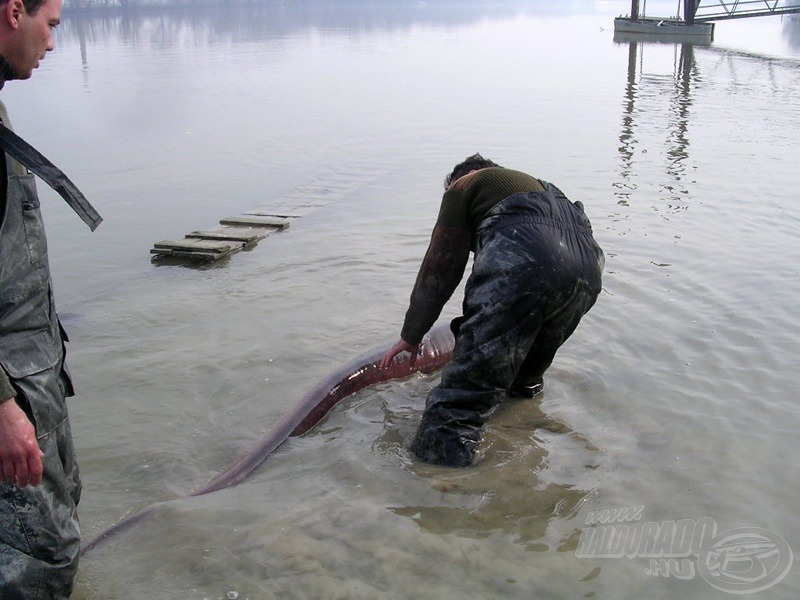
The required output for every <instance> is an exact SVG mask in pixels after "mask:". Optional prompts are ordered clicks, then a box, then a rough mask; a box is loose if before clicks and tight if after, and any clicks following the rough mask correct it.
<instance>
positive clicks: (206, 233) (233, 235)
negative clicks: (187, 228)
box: [186, 227, 271, 243]
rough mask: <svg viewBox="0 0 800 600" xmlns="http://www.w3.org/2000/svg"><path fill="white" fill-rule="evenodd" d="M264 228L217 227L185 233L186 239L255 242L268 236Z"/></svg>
mask: <svg viewBox="0 0 800 600" xmlns="http://www.w3.org/2000/svg"><path fill="white" fill-rule="evenodd" d="M270 233H271V232H270V230H269V229H267V228H265V227H219V228H217V229H206V230H203V231H193V232H192V233H187V234H186V237H187V238H192V239H195V238H196V239H205V240H231V241H236V242H247V243H252V242H257V241H259V240H263V239H264V238H265V237H267V236H268V235H269V234H270Z"/></svg>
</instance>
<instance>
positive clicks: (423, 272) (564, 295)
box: [381, 154, 605, 467]
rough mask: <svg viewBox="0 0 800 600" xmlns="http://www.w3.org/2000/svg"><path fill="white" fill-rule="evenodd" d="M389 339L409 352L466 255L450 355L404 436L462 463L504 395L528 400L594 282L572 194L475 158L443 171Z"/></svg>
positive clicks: (594, 250) (597, 264)
mask: <svg viewBox="0 0 800 600" xmlns="http://www.w3.org/2000/svg"><path fill="white" fill-rule="evenodd" d="M445 190H446V191H445V194H444V197H443V198H442V204H441V207H440V209H439V217H438V220H437V222H436V226H435V227H434V229H433V234H432V235H431V241H430V245H429V246H428V251H427V253H426V254H425V258H424V260H423V261H422V266H421V267H420V270H419V274H418V275H417V280H416V283H415V285H414V289H413V291H412V293H411V303H410V306H409V309H408V312H407V313H406V318H405V322H404V324H403V329H402V332H401V334H400V337H401V339H400V341H399V342H397V343H396V344H395V345H394V346H393V347H392V348H391V349H390V350H389V351H388V352H387V353H386V355H385V356H384V357H383V360H382V362H381V366H383V367H386V366H388V364H389V363H390V362H391V360H392V359H393V358H394V357H395V356H396V355H397V354H399V353H401V352H404V351H408V352H410V353H411V355H412V360H414V358H415V357H416V355H417V352H418V350H419V344H420V341H421V340H422V337H423V336H424V335H425V333H427V331H428V330H429V329H430V328H431V326H432V325H433V324H434V322H435V321H436V319H437V318H438V317H439V314H440V313H441V311H442V308H443V307H444V305H445V303H446V302H447V301H448V300H449V298H450V296H451V295H452V294H453V292H454V291H455V289H456V287H457V286H458V284H459V282H460V281H461V278H462V277H463V274H464V269H465V268H466V265H467V261H468V259H469V253H470V251H473V252H474V253H475V259H474V263H473V267H472V274H471V275H470V277H469V280H468V281H467V285H466V289H465V293H464V303H463V312H464V314H463V316H461V317H459V318H457V319H455V320H454V321H453V322H452V324H451V328H452V329H453V333H454V334H455V336H456V343H455V348H454V351H453V358H452V360H451V362H450V363H449V364H448V365H447V366H445V368H444V370H443V371H442V380H441V383H440V384H439V385H438V386H437V387H436V388H434V389H433V390H432V391H431V392H430V394H429V395H428V399H427V403H426V406H425V412H424V413H423V415H422V422H421V424H420V426H419V429H418V430H417V433H416V436H415V439H414V441H413V443H412V450H413V452H414V454H416V456H417V457H418V458H419V459H420V460H423V461H425V462H429V463H434V464H441V465H445V466H452V467H466V466H469V465H471V464H472V462H473V460H474V457H475V453H476V449H477V445H478V443H479V442H480V439H481V430H482V428H483V425H484V423H486V421H487V420H488V418H489V416H490V415H491V413H492V412H493V411H494V409H495V408H496V407H497V406H498V404H499V403H500V402H501V401H502V400H503V398H505V397H506V396H511V397H517V398H532V397H533V396H534V395H535V394H537V393H539V392H540V391H541V390H542V388H543V375H544V372H545V371H546V370H547V368H548V367H549V366H550V364H551V363H552V361H553V358H554V357H555V354H556V351H557V350H558V348H559V347H560V346H561V345H562V344H563V343H564V341H565V340H566V339H567V338H568V337H569V336H570V335H572V332H573V331H575V328H576V327H577V326H578V323H579V322H580V320H581V318H582V317H583V315H584V314H585V313H586V312H587V311H588V310H589V309H590V308H591V307H592V306H593V305H594V303H595V300H597V296H598V294H599V293H600V289H601V274H602V271H603V266H604V263H605V258H604V256H603V252H602V250H601V249H600V247H599V246H598V245H597V243H596V242H595V241H594V238H593V237H592V229H591V225H590V223H589V219H588V218H587V217H586V215H585V214H584V212H583V205H582V204H581V203H580V202H574V203H573V202H570V201H569V200H568V199H567V198H566V196H565V195H564V194H563V193H562V192H561V190H559V189H558V188H557V187H556V186H554V185H552V184H550V183H547V182H545V181H541V180H539V179H536V178H534V177H532V176H530V175H528V174H526V173H522V172H521V171H513V170H511V169H504V168H502V167H500V166H499V165H497V164H495V163H494V162H492V161H491V160H488V159H485V158H483V157H482V156H481V155H480V154H475V155H473V156H470V157H469V158H467V159H466V160H465V161H464V162H463V163H460V164H458V165H456V166H455V168H454V169H453V171H452V172H451V173H450V174H449V175H448V176H447V178H446V179H445Z"/></svg>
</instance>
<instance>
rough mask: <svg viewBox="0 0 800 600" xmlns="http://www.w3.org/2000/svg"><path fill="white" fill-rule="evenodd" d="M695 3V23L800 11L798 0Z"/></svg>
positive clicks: (707, 1)
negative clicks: (796, 0)
mask: <svg viewBox="0 0 800 600" xmlns="http://www.w3.org/2000/svg"><path fill="white" fill-rule="evenodd" d="M697 4H698V6H697V12H695V15H694V22H695V23H703V22H707V21H724V20H726V19H743V18H745V17H762V16H769V15H787V14H793V13H800V2H787V1H786V0H734V1H732V2H726V1H724V0H716V1H709V0H700V1H699V2H698V3H697Z"/></svg>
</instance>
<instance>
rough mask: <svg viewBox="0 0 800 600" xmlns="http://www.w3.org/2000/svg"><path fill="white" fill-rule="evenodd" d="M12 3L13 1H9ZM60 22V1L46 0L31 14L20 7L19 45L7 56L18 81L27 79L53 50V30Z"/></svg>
mask: <svg viewBox="0 0 800 600" xmlns="http://www.w3.org/2000/svg"><path fill="white" fill-rule="evenodd" d="M9 2H13V0H9ZM60 22H61V0H47V2H45V3H44V4H42V6H41V7H39V10H37V11H36V12H35V13H33V14H29V13H28V12H26V11H25V7H24V6H22V8H21V9H20V12H19V30H18V32H17V33H18V34H19V40H20V42H19V45H18V47H17V52H15V53H14V56H13V57H12V56H7V57H6V58H7V59H8V60H9V62H10V63H11V65H12V66H13V67H14V70H15V71H16V73H17V77H19V78H20V79H28V78H29V77H30V76H31V75H33V70H34V69H35V68H37V67H38V66H39V61H41V60H42V59H43V58H44V56H45V54H46V53H47V52H49V51H50V50H52V49H53V48H55V43H54V42H53V30H54V29H55V27H56V25H58V24H59V23H60Z"/></svg>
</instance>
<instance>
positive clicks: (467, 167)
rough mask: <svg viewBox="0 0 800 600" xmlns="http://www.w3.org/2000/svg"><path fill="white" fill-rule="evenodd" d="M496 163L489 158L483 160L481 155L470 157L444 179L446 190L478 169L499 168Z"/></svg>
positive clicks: (476, 154)
mask: <svg viewBox="0 0 800 600" xmlns="http://www.w3.org/2000/svg"><path fill="white" fill-rule="evenodd" d="M499 166H500V165H498V164H497V163H496V162H494V161H492V160H489V159H488V158H483V157H482V156H481V155H480V154H478V153H475V154H473V155H472V156H468V157H467V159H466V160H465V161H464V162H461V163H458V164H457V165H456V166H455V167H453V170H452V171H451V172H450V174H449V175H448V176H447V177H445V178H444V189H447V188H449V187H450V184H451V183H453V182H454V181H455V180H456V179H458V178H459V177H463V176H464V175H466V174H467V173H469V172H470V171H476V170H478V169H485V168H486V167H499Z"/></svg>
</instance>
